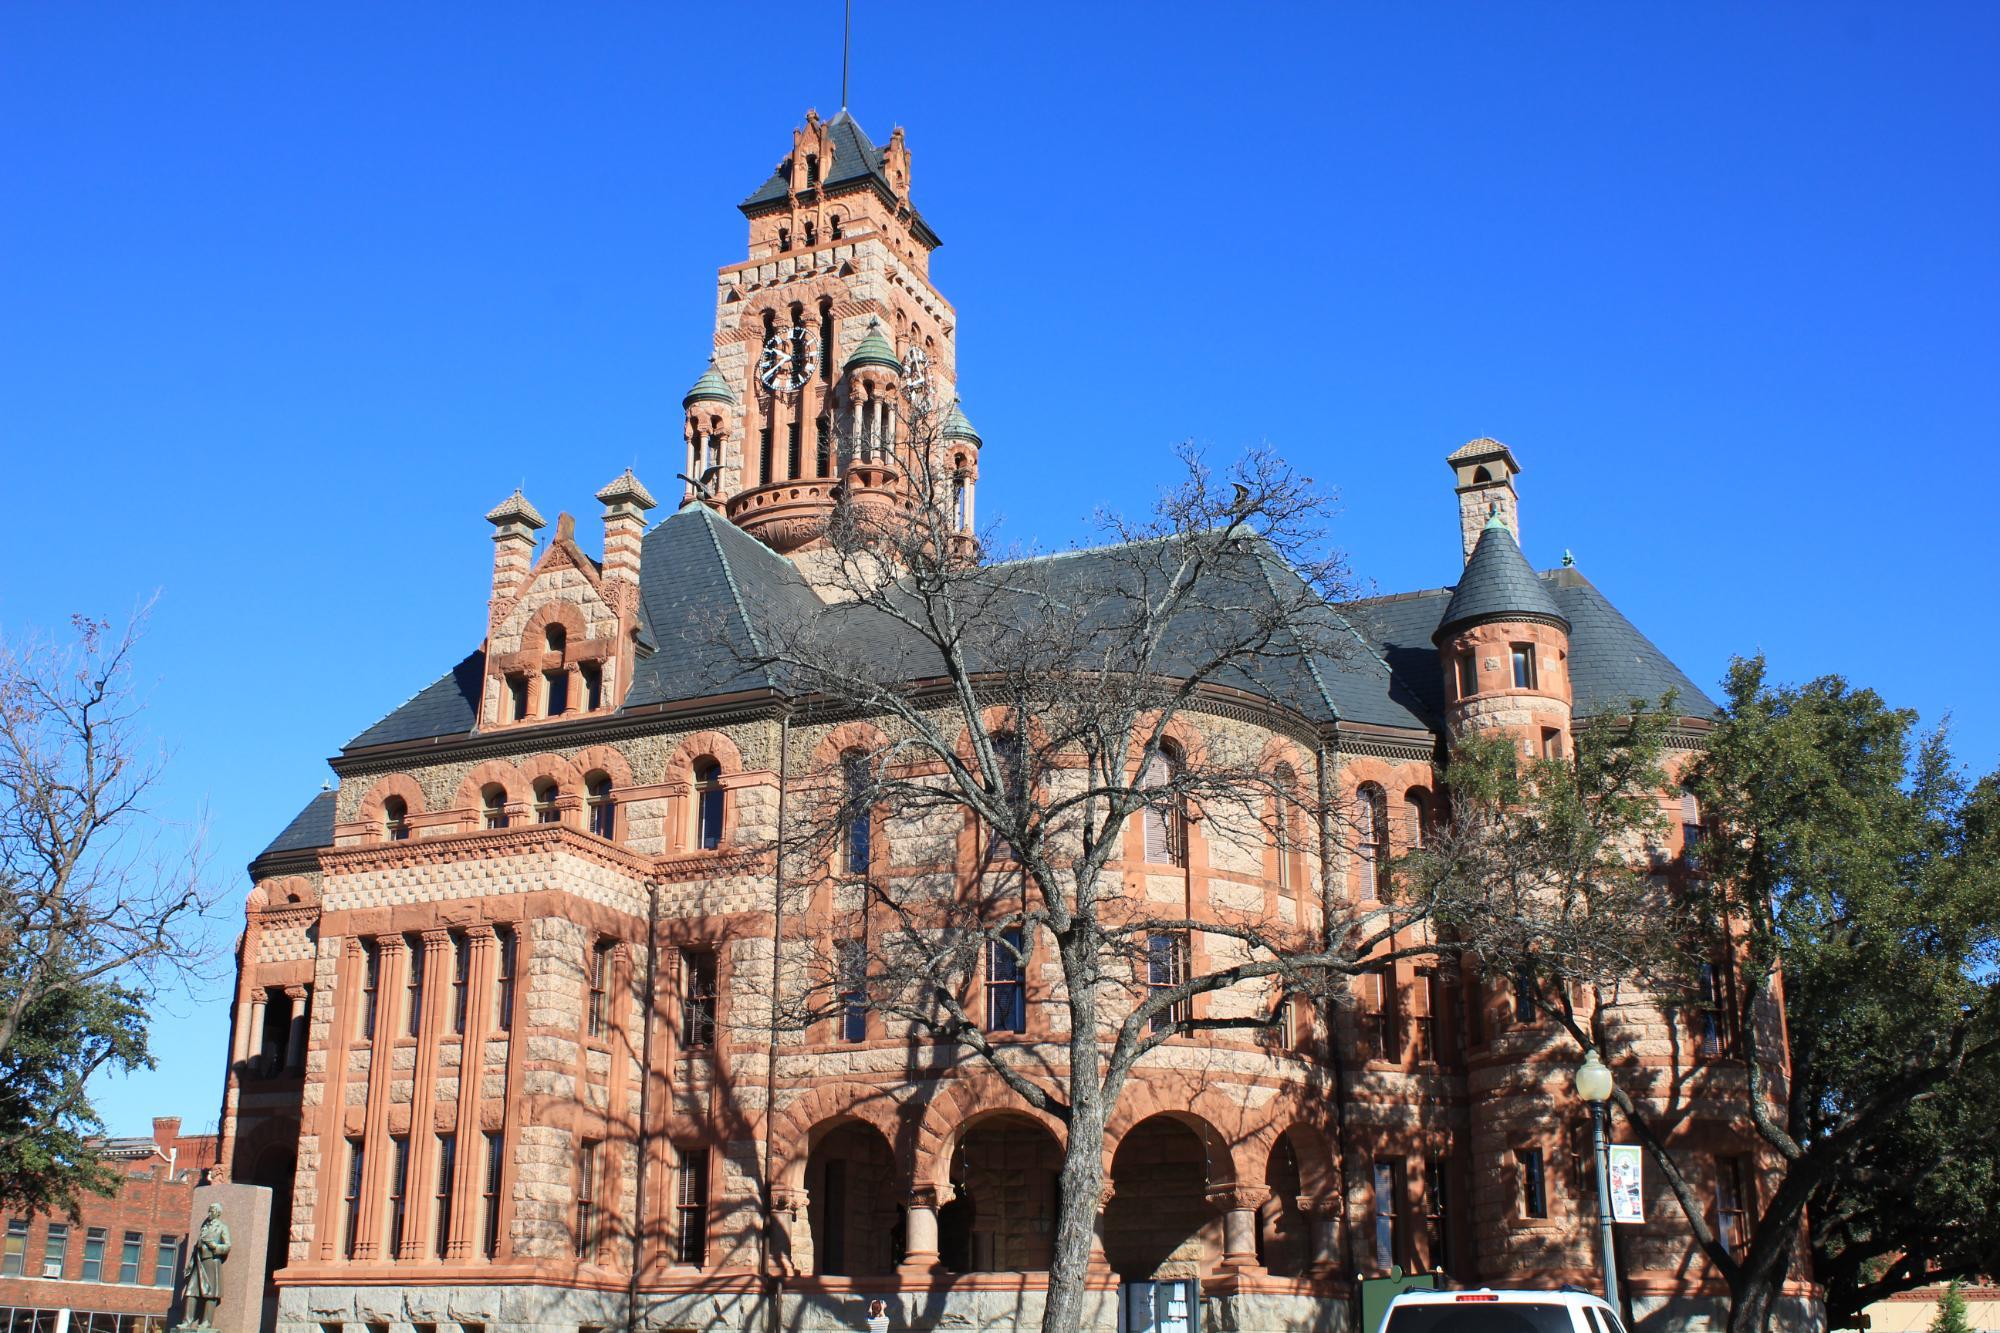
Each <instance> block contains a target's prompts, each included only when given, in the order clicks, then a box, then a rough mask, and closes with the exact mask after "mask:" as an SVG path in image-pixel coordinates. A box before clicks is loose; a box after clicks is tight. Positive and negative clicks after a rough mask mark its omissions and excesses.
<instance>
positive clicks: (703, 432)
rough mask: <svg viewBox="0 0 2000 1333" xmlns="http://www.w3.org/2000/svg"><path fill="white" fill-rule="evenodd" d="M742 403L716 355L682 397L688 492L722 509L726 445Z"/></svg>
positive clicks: (682, 432)
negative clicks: (738, 399)
mask: <svg viewBox="0 0 2000 1333" xmlns="http://www.w3.org/2000/svg"><path fill="white" fill-rule="evenodd" d="M739 406H740V404H739V403H738V402H737V399H736V394H735V392H734V391H733V390H732V389H731V388H730V387H729V381H727V380H725V379H723V378H722V372H721V371H720V370H718V369H716V365H715V358H714V357H712V356H711V357H710V358H709V359H708V369H707V370H705V371H703V372H702V374H701V378H700V379H698V380H696V381H695V382H694V387H693V388H691V389H689V390H688V391H687V393H686V395H685V396H683V397H682V399H681V408H682V410H683V412H684V413H685V414H686V421H685V424H684V426H683V428H682V431H681V435H682V438H683V439H685V440H686V442H687V460H688V469H687V475H688V479H689V482H690V485H689V488H688V492H687V493H688V495H689V496H690V497H692V498H695V499H699V500H702V501H705V502H706V503H708V504H711V505H715V506H717V507H718V508H719V507H720V506H721V504H722V467H723V463H722V459H723V446H724V445H725V444H726V443H727V442H728V439H729V427H730V423H731V422H733V421H734V420H735V419H736V409H737V408H738V407H739Z"/></svg>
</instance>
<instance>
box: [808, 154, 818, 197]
mask: <svg viewBox="0 0 2000 1333" xmlns="http://www.w3.org/2000/svg"><path fill="white" fill-rule="evenodd" d="M817 184H819V154H818V153H807V154H806V188H807V189H811V188H812V187H813V186H815V185H817Z"/></svg>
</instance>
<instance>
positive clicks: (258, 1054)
mask: <svg viewBox="0 0 2000 1333" xmlns="http://www.w3.org/2000/svg"><path fill="white" fill-rule="evenodd" d="M270 996H271V993H270V992H269V991H267V990H265V989H264V988H263V987H262V986H259V987H258V988H257V989H256V990H254V991H251V992H250V1031H249V1032H248V1033H247V1034H246V1035H247V1036H248V1037H249V1042H248V1049H249V1054H248V1058H249V1059H250V1060H251V1061H252V1062H253V1064H252V1068H253V1070H254V1071H255V1072H256V1073H257V1074H259V1075H261V1074H263V1072H264V1007H265V1006H266V1005H267V1004H269V1003H270Z"/></svg>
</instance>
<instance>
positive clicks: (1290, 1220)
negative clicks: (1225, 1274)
mask: <svg viewBox="0 0 2000 1333" xmlns="http://www.w3.org/2000/svg"><path fill="white" fill-rule="evenodd" d="M1264 1183H1265V1184H1266V1185H1268V1186H1270V1191H1271V1192H1270V1197H1269V1198H1267V1199H1265V1200H1264V1202H1263V1203H1262V1204H1261V1205H1259V1207H1258V1209H1257V1262H1258V1263H1259V1264H1262V1265H1263V1266H1264V1268H1265V1269H1267V1270H1268V1271H1269V1272H1270V1274H1271V1275H1272V1276H1273V1277H1298V1276H1300V1275H1301V1274H1303V1273H1304V1272H1305V1271H1306V1265H1307V1264H1308V1263H1309V1262H1311V1256H1312V1248H1311V1247H1312V1234H1311V1229H1310V1227H1311V1224H1310V1220H1309V1219H1308V1218H1307V1217H1306V1215H1305V1213H1304V1212H1302V1211H1301V1210H1300V1208H1299V1196H1300V1195H1301V1194H1303V1193H1305V1185H1304V1181H1303V1178H1302V1173H1301V1171H1300V1169H1299V1158H1298V1152H1297V1149H1296V1148H1295V1147H1294V1145H1293V1142H1292V1136H1291V1135H1289V1134H1280V1135H1279V1136H1278V1137H1277V1141H1276V1142H1274V1143H1272V1145H1271V1156H1270V1160H1269V1162H1268V1163H1266V1165H1265V1167H1264Z"/></svg>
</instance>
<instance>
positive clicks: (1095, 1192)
mask: <svg viewBox="0 0 2000 1333" xmlns="http://www.w3.org/2000/svg"><path fill="white" fill-rule="evenodd" d="M1091 1082H1092V1083H1093V1084H1094V1083H1096V1080H1095V1079H1094V1078H1093V1079H1092V1080H1091ZM1078 1091H1079V1092H1081V1091H1082V1089H1078ZM1104 1122H1105V1108H1104V1104H1103V1100H1102V1096H1101V1092H1100V1089H1098V1088H1096V1087H1093V1088H1092V1089H1091V1095H1090V1096H1089V1097H1088V1098H1085V1097H1083V1096H1078V1097H1077V1098H1076V1099H1075V1100H1074V1101H1073V1102H1072V1103H1071V1106H1070V1119H1069V1137H1068V1141H1067V1142H1066V1143H1065V1144H1064V1145H1063V1163H1062V1177H1061V1190H1060V1197H1059V1198H1058V1199H1057V1201H1056V1234H1055V1253H1054V1256H1053V1257H1052V1258H1051V1260H1050V1262H1049V1294H1048V1303H1047V1305H1046V1306H1044V1307H1043V1312H1042V1333H1076V1330H1077V1329H1079V1328H1081V1327H1083V1315H1084V1310H1083V1301H1084V1296H1085V1290H1084V1282H1085V1279H1086V1278H1087V1277H1088V1276H1089V1271H1090V1251H1091V1240H1092V1237H1093V1236H1094V1235H1095V1233H1096V1229H1097V1209H1098V1201H1099V1200H1100V1199H1101V1198H1102V1197H1103V1194H1104Z"/></svg>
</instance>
